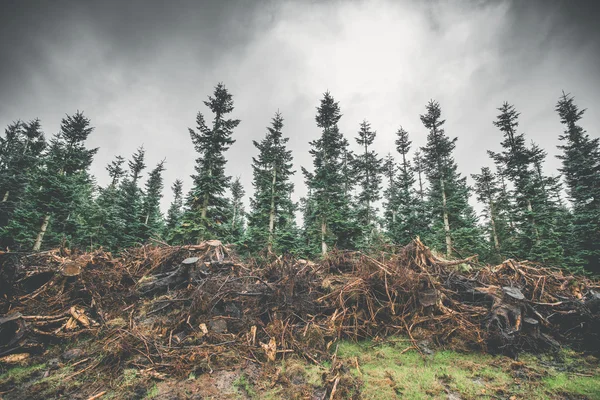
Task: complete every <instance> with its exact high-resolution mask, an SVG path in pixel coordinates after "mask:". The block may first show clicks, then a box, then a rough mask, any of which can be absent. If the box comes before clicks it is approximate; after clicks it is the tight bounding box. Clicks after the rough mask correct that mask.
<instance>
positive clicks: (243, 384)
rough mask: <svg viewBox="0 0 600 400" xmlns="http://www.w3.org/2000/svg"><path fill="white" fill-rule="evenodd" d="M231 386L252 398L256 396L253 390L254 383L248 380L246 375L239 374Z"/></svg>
mask: <svg viewBox="0 0 600 400" xmlns="http://www.w3.org/2000/svg"><path fill="white" fill-rule="evenodd" d="M233 386H235V387H236V388H237V389H238V391H241V392H242V393H245V394H247V395H248V396H250V397H252V398H254V397H256V391H255V390H254V385H252V383H251V382H250V381H249V380H248V377H246V375H244V374H241V375H240V376H239V377H238V378H237V379H236V380H235V381H234V382H233Z"/></svg>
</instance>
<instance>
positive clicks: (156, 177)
mask: <svg viewBox="0 0 600 400" xmlns="http://www.w3.org/2000/svg"><path fill="white" fill-rule="evenodd" d="M164 170H165V160H163V161H161V162H159V163H158V164H157V165H156V167H155V168H154V169H153V170H152V171H151V172H150V175H149V176H148V181H146V190H145V193H144V198H143V202H142V218H143V219H144V223H143V225H142V233H141V239H142V242H145V241H147V240H148V239H151V238H159V237H160V236H161V233H162V231H163V229H164V219H163V216H162V213H161V212H160V199H161V198H162V197H163V194H162V191H163V188H164V185H163V177H162V173H163V171H164Z"/></svg>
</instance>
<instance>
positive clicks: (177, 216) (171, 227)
mask: <svg viewBox="0 0 600 400" xmlns="http://www.w3.org/2000/svg"><path fill="white" fill-rule="evenodd" d="M171 190H172V191H173V201H172V202H171V205H170V206H169V210H168V211H167V221H166V223H165V233H164V235H163V236H164V237H165V238H166V239H167V240H168V241H171V240H172V238H173V234H174V231H175V229H176V228H177V227H178V226H179V224H180V223H181V218H182V217H183V181H182V180H181V179H176V180H175V182H174V183H173V186H171Z"/></svg>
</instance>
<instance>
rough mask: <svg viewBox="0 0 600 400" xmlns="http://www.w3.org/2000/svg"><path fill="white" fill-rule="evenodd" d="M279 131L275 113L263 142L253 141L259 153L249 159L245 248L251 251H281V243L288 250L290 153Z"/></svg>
mask: <svg viewBox="0 0 600 400" xmlns="http://www.w3.org/2000/svg"><path fill="white" fill-rule="evenodd" d="M282 129H283V117H282V116H281V114H280V113H279V112H277V113H276V114H275V117H274V118H273V119H272V121H271V126H270V127H268V128H267V133H266V135H265V137H264V139H263V140H261V141H260V142H257V141H253V143H254V146H255V147H256V148H257V149H258V151H259V153H258V157H253V158H252V172H253V182H252V185H253V186H254V196H253V197H252V199H251V200H250V205H251V213H250V216H249V219H248V245H249V247H250V248H253V249H255V250H257V249H262V248H265V247H266V248H267V249H268V251H270V252H271V251H273V249H274V248H275V249H276V250H279V251H280V250H283V248H282V244H283V243H282V239H285V242H286V244H287V245H288V246H289V235H290V234H291V232H290V229H292V228H293V227H294V211H295V208H296V205H295V204H294V203H293V202H292V200H291V194H292V191H293V190H294V184H293V183H292V182H291V177H292V175H293V174H294V171H293V169H292V168H293V166H292V152H291V151H290V150H288V149H287V142H288V140H289V139H288V138H284V137H283V133H282ZM286 247H287V246H286ZM287 250H292V249H289V247H288V248H287Z"/></svg>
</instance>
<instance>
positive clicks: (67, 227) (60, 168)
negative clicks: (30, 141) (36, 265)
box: [5, 111, 98, 251]
mask: <svg viewBox="0 0 600 400" xmlns="http://www.w3.org/2000/svg"><path fill="white" fill-rule="evenodd" d="M93 130H94V128H93V127H91V126H90V120H89V119H88V118H87V117H85V116H84V115H83V113H81V112H79V111H78V112H77V113H76V114H74V115H72V116H69V115H67V116H66V117H65V118H63V119H62V122H61V125H60V131H59V132H58V133H57V134H56V135H55V136H54V137H53V138H52V140H51V141H50V145H49V147H48V150H47V152H46V154H45V156H44V157H43V159H42V162H43V165H44V168H43V169H40V170H39V171H38V172H37V173H36V174H35V176H33V177H32V180H31V183H30V184H29V185H28V187H27V189H26V193H25V194H24V196H23V199H24V200H23V201H22V202H21V203H20V204H19V207H18V208H17V209H16V210H15V215H14V218H12V219H11V221H10V222H9V224H8V226H7V228H6V231H5V232H6V233H8V235H11V236H12V237H13V238H14V240H15V241H16V242H17V243H18V244H19V245H20V246H21V247H25V248H27V247H29V246H31V247H29V248H30V249H33V250H34V251H38V250H40V249H41V247H42V244H43V243H44V241H45V238H46V239H48V240H47V242H48V243H49V244H50V245H59V244H64V245H68V244H69V243H70V241H71V240H72V239H77V237H78V235H77V233H78V230H79V229H80V228H81V221H82V219H81V218H80V217H81V216H80V213H81V211H82V205H83V204H85V203H89V202H90V199H89V197H90V196H91V185H92V179H91V178H90V176H89V175H88V172H87V170H88V168H89V166H90V164H91V163H92V160H93V157H94V155H95V154H96V152H97V151H98V149H87V148H86V147H85V141H86V140H87V138H88V136H89V135H90V134H91V133H92V131H93ZM35 136H36V137H39V136H38V135H35ZM47 234H48V236H47Z"/></svg>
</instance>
